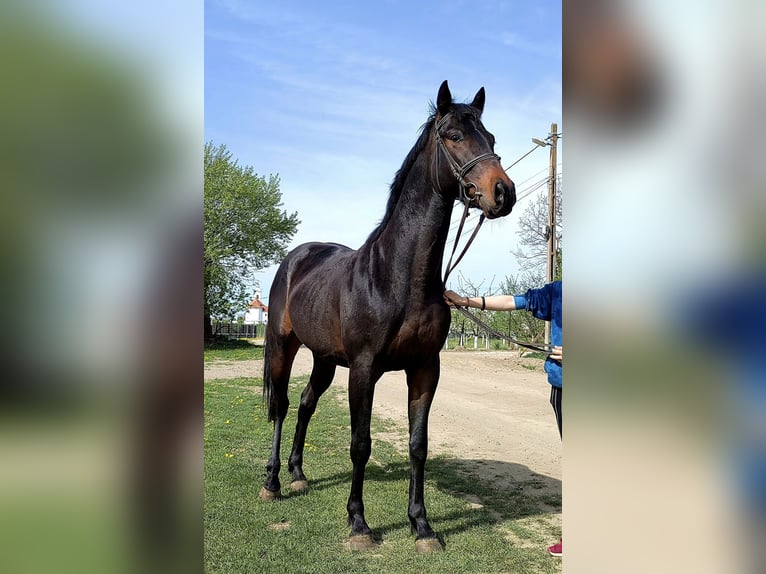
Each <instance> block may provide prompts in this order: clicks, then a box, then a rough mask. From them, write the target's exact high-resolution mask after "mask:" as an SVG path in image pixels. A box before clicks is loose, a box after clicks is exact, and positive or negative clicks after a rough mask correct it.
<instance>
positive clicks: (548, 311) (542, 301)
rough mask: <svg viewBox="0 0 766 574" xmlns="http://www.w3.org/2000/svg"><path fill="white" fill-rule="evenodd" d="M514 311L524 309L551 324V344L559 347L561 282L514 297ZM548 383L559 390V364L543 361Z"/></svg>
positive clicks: (550, 360) (548, 360)
mask: <svg viewBox="0 0 766 574" xmlns="http://www.w3.org/2000/svg"><path fill="white" fill-rule="evenodd" d="M513 299H514V302H515V303H516V309H526V310H527V311H531V312H532V315H534V316H535V317H537V318H538V319H542V320H543V321H550V323H551V344H552V345H555V346H561V345H562V342H561V281H554V282H553V283H548V284H547V285H545V286H543V287H541V288H540V289H530V290H529V291H527V292H526V293H525V294H524V295H514V297H513ZM545 372H546V373H548V382H549V383H550V384H551V385H553V386H554V387H558V388H561V363H559V362H558V361H554V360H552V359H551V358H548V359H546V360H545Z"/></svg>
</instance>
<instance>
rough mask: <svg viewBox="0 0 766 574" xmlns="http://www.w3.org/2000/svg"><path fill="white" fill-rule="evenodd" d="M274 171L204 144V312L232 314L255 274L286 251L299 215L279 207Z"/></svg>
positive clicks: (241, 304) (247, 296)
mask: <svg viewBox="0 0 766 574" xmlns="http://www.w3.org/2000/svg"><path fill="white" fill-rule="evenodd" d="M281 200H282V195H281V194H280V192H279V176H276V175H270V176H269V178H268V179H266V178H264V177H262V176H259V175H257V174H256V173H255V172H254V171H253V168H252V167H250V166H244V167H243V166H240V165H239V164H238V163H237V161H236V160H234V159H233V158H232V154H231V152H229V151H228V150H227V149H226V146H224V145H220V146H217V147H216V146H214V145H213V144H212V143H207V144H205V200H204V213H205V229H204V239H205V253H204V277H205V315H206V316H207V315H210V316H212V317H216V318H231V317H234V316H235V315H236V314H237V313H238V312H241V311H243V310H244V309H245V308H246V307H247V303H248V302H249V301H248V300H249V299H250V297H251V296H252V292H251V291H250V289H252V286H253V285H254V284H255V283H256V281H255V278H254V273H255V272H256V271H258V270H260V269H263V268H265V267H268V266H269V265H271V264H273V263H276V262H278V261H279V260H280V259H281V258H282V257H284V256H285V253H286V251H287V244H288V243H289V241H290V240H291V239H292V237H293V235H294V234H295V231H296V230H297V227H298V224H299V223H300V221H299V220H298V214H297V213H293V214H290V215H288V214H287V213H286V212H285V211H284V210H281V209H280V207H282V203H281Z"/></svg>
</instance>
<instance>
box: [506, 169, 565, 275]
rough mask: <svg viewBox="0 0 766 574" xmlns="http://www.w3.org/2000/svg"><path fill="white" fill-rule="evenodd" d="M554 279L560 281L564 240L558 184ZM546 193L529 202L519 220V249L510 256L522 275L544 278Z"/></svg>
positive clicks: (546, 216)
mask: <svg viewBox="0 0 766 574" xmlns="http://www.w3.org/2000/svg"><path fill="white" fill-rule="evenodd" d="M556 200H557V201H556V210H555V217H556V245H557V250H556V261H557V265H556V277H555V279H561V244H562V238H563V222H562V216H561V215H562V210H561V203H562V201H561V180H560V179H559V180H558V181H557V187H556ZM548 233H549V231H548V192H547V191H544V192H541V193H540V194H539V195H538V196H537V197H536V198H535V199H534V200H533V201H531V202H530V203H529V204H528V205H527V207H526V209H525V210H524V213H522V214H521V216H519V229H518V231H517V232H516V234H517V235H518V236H519V248H518V249H517V250H516V251H514V252H513V254H514V255H515V256H516V260H517V261H518V262H519V267H520V268H521V270H522V271H527V272H532V273H533V274H536V273H539V271H540V270H541V269H542V274H543V276H545V268H546V262H547V260H548Z"/></svg>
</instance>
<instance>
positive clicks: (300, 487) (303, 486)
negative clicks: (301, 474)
mask: <svg viewBox="0 0 766 574" xmlns="http://www.w3.org/2000/svg"><path fill="white" fill-rule="evenodd" d="M308 489H309V481H308V480H294V481H292V482H291V483H290V490H292V491H293V492H305V491H306V490H308Z"/></svg>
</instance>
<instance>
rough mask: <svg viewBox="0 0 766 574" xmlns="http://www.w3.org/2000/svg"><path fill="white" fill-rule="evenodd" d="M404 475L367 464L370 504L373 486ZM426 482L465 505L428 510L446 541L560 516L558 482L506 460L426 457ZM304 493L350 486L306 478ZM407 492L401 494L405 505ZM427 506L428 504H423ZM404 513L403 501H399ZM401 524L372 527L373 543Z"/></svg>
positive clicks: (342, 479) (404, 468)
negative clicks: (459, 535)
mask: <svg viewBox="0 0 766 574" xmlns="http://www.w3.org/2000/svg"><path fill="white" fill-rule="evenodd" d="M409 472H410V465H409V462H408V461H406V460H404V461H399V462H394V463H389V464H385V465H377V464H369V465H368V466H367V471H366V481H365V482H366V483H367V484H368V488H367V489H366V491H367V493H368V496H369V497H370V499H371V500H370V503H371V502H372V498H373V497H374V496H375V487H374V484H375V483H376V482H390V481H401V480H402V479H405V480H406V479H407V477H408V476H409ZM426 482H427V484H431V485H432V486H434V487H436V488H437V489H438V490H440V491H442V492H444V493H446V494H449V495H451V496H453V497H457V498H460V499H463V500H464V501H465V505H464V506H463V507H460V508H457V509H456V508H455V505H451V510H449V511H446V510H441V509H436V508H435V509H431V508H429V513H428V517H429V520H430V521H431V523H432V525H433V526H434V528H435V529H436V530H437V531H438V532H439V535H440V536H450V535H452V534H456V533H462V532H466V531H469V530H471V529H473V528H477V527H481V526H484V525H487V524H501V523H504V522H506V521H509V520H517V519H523V518H526V517H532V516H541V515H555V514H559V513H561V480H559V479H557V478H553V477H550V476H546V475H543V474H539V473H537V472H535V471H533V470H531V469H530V468H529V467H527V466H525V465H523V464H518V463H513V462H506V461H499V460H486V459H461V458H451V457H446V456H443V455H439V456H435V457H433V458H430V459H429V460H428V462H427V463H426ZM310 484H311V486H310V488H309V490H308V491H306V492H303V493H292V494H291V495H290V496H303V495H306V494H310V493H311V491H312V490H313V491H317V490H322V489H327V488H334V487H336V486H338V485H342V484H347V485H350V484H351V470H350V469H349V470H348V471H344V472H339V473H335V474H332V475H328V476H317V477H314V478H313V479H310ZM406 496H407V493H406V492H403V493H402V500H403V501H404V500H406ZM426 504H428V500H426ZM404 505H405V506H404V508H406V502H404ZM402 514H403V516H402V519H401V520H396V521H392V522H390V523H387V524H385V523H384V524H376V525H375V527H374V530H375V535H376V538H378V537H381V536H385V535H387V534H389V533H391V532H393V531H398V530H401V529H408V528H409V526H410V525H409V520H408V519H407V516H406V512H404V513H402Z"/></svg>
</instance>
